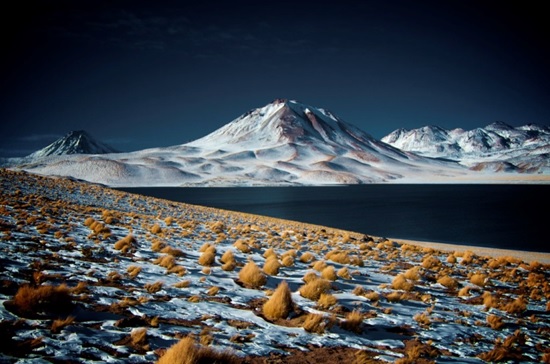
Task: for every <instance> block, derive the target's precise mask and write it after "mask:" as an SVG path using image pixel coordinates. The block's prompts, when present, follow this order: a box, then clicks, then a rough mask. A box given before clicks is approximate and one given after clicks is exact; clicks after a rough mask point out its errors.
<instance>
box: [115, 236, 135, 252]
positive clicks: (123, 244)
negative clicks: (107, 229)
mask: <svg viewBox="0 0 550 364" xmlns="http://www.w3.org/2000/svg"><path fill="white" fill-rule="evenodd" d="M135 242H136V238H134V236H133V235H132V234H128V235H126V236H125V237H123V238H122V239H120V240H119V241H117V242H116V243H115V245H114V248H115V249H116V250H120V251H122V252H123V253H125V252H127V251H128V250H129V249H130V248H131V247H132V244H134V243H135Z"/></svg>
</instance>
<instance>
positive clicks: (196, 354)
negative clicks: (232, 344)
mask: <svg viewBox="0 0 550 364" xmlns="http://www.w3.org/2000/svg"><path fill="white" fill-rule="evenodd" d="M201 363H217V364H237V363H239V359H238V357H237V356H236V355H235V354H233V353H232V352H231V351H227V350H226V351H216V350H214V349H212V348H210V347H205V346H199V345H196V344H195V341H194V340H193V338H191V337H189V336H187V337H185V338H183V339H181V340H180V341H179V342H178V343H176V344H174V345H172V346H171V347H170V348H169V349H168V350H166V352H165V353H164V355H163V356H161V357H160V359H159V360H158V361H157V364H201Z"/></svg>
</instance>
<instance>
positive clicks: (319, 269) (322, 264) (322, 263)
mask: <svg viewBox="0 0 550 364" xmlns="http://www.w3.org/2000/svg"><path fill="white" fill-rule="evenodd" d="M326 267H327V263H326V262H325V261H324V260H318V261H316V262H315V263H314V264H313V266H312V268H313V269H315V270H316V271H317V272H322V271H323V269H325V268H326Z"/></svg>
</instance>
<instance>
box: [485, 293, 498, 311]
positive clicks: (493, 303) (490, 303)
mask: <svg viewBox="0 0 550 364" xmlns="http://www.w3.org/2000/svg"><path fill="white" fill-rule="evenodd" d="M481 297H483V304H484V305H485V307H486V308H487V309H489V308H496V307H498V298H497V297H496V296H495V295H493V294H491V293H489V292H483V294H482V295H481Z"/></svg>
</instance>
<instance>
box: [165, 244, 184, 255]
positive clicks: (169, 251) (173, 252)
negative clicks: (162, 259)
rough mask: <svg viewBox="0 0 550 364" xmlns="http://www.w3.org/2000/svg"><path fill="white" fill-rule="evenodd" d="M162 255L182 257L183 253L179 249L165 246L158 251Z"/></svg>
mask: <svg viewBox="0 0 550 364" xmlns="http://www.w3.org/2000/svg"><path fill="white" fill-rule="evenodd" d="M160 252H161V253H163V254H170V255H172V256H174V257H183V255H184V254H183V251H182V250H181V249H176V248H172V247H171V246H169V245H167V246H165V247H164V248H162V249H161V250H160Z"/></svg>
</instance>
